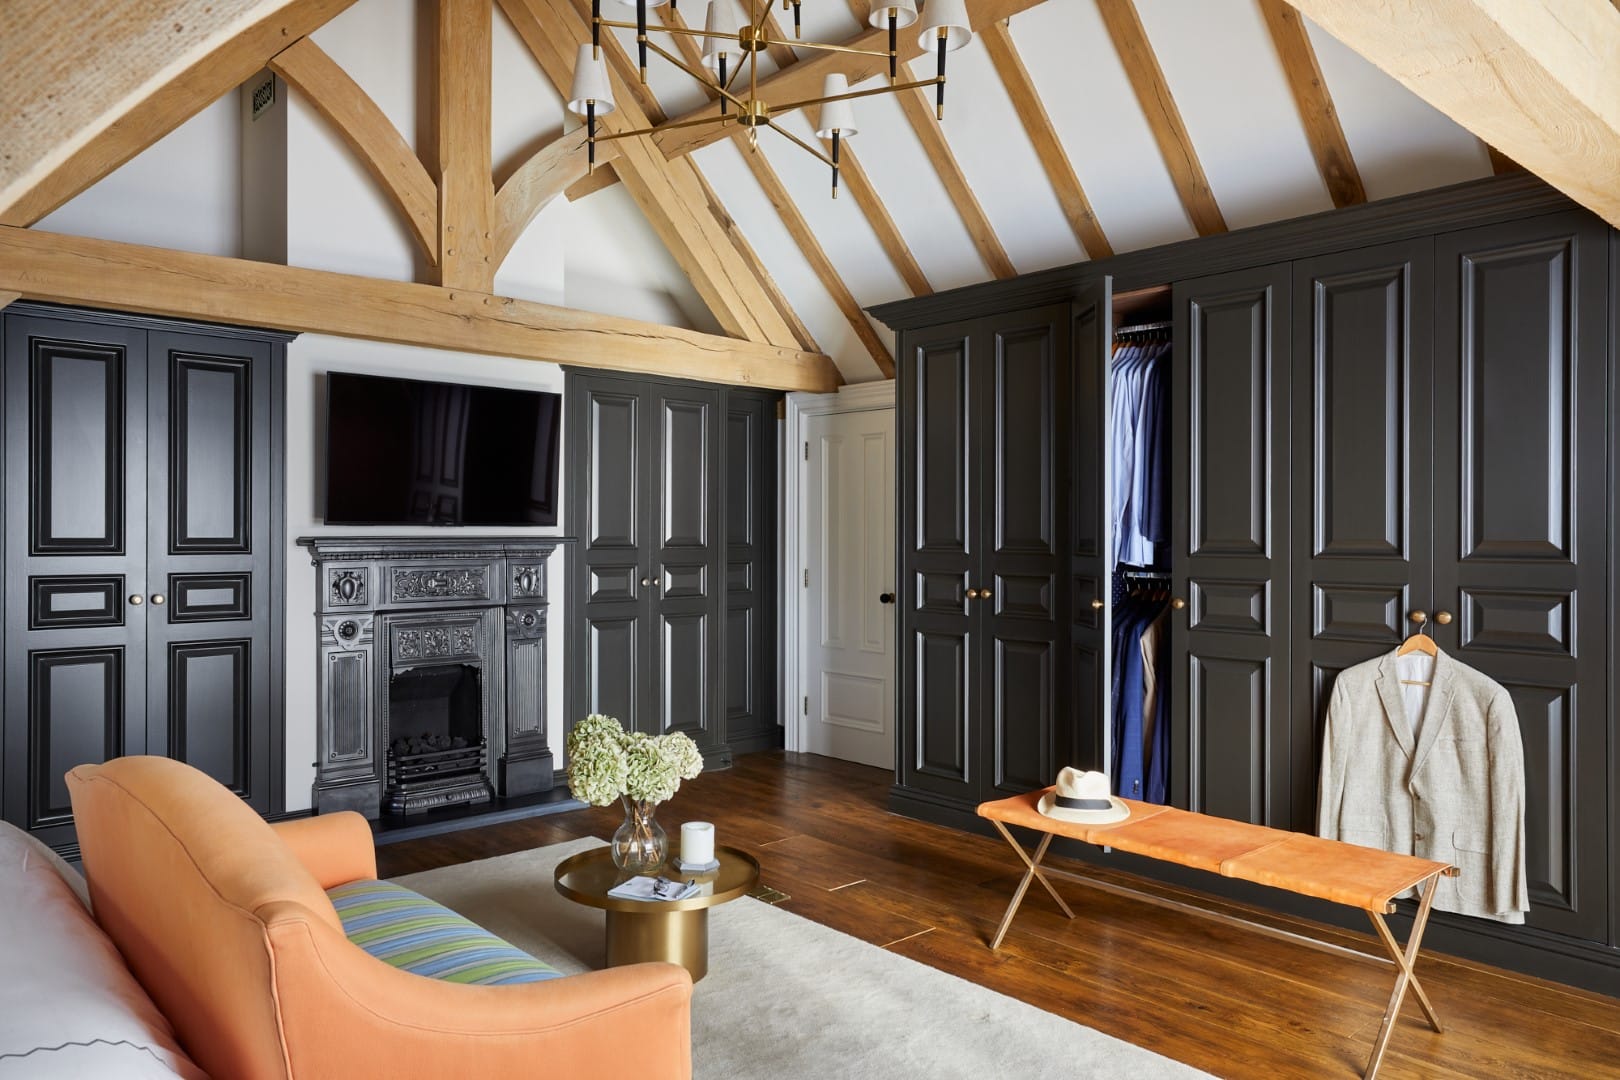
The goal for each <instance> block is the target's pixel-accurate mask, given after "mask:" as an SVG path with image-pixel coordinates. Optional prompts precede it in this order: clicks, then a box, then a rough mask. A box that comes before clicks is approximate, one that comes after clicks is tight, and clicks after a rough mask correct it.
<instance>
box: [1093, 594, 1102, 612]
mask: <svg viewBox="0 0 1620 1080" xmlns="http://www.w3.org/2000/svg"><path fill="white" fill-rule="evenodd" d="M1102 609H1103V602H1102V601H1101V600H1100V599H1098V598H1097V597H1092V599H1091V610H1092V611H1101V610H1102Z"/></svg>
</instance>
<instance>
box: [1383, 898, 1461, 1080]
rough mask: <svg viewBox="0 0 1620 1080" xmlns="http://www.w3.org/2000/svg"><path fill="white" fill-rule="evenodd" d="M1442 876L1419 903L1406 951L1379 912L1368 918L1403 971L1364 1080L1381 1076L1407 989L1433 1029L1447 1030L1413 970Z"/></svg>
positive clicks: (1398, 975)
mask: <svg viewBox="0 0 1620 1080" xmlns="http://www.w3.org/2000/svg"><path fill="white" fill-rule="evenodd" d="M1439 884H1440V875H1439V874H1435V875H1434V876H1433V877H1431V878H1429V882H1428V884H1427V885H1426V886H1424V889H1423V897H1422V899H1421V900H1419V901H1418V912H1417V918H1415V919H1413V920H1412V932H1411V933H1410V934H1409V935H1407V938H1406V948H1405V949H1404V950H1403V949H1402V948H1401V946H1400V942H1398V941H1396V940H1395V935H1394V934H1393V933H1392V932H1391V931H1390V929H1389V924H1388V923H1386V922H1385V921H1384V916H1383V915H1381V914H1379V913H1378V912H1376V911H1369V912H1367V915H1368V917H1369V918H1371V919H1372V924H1373V929H1375V930H1377V931H1378V936H1379V937H1380V938H1381V939H1383V942H1384V948H1386V949H1388V950H1389V957H1390V959H1391V960H1393V961H1394V962H1395V967H1396V968H1397V969H1399V971H1398V974H1397V975H1396V976H1395V989H1394V990H1392V991H1390V995H1389V1008H1387V1009H1385V1010H1384V1025H1383V1026H1382V1027H1381V1028H1379V1029H1378V1040H1377V1041H1376V1042H1374V1043H1373V1049H1372V1056H1371V1057H1370V1058H1368V1059H1367V1071H1366V1073H1364V1074H1363V1076H1364V1080H1372V1078H1373V1077H1374V1076H1376V1075H1377V1074H1378V1066H1379V1065H1380V1064H1381V1063H1382V1062H1383V1059H1384V1048H1385V1047H1386V1046H1388V1045H1389V1037H1390V1035H1391V1034H1392V1033H1393V1032H1394V1030H1395V1021H1396V1020H1397V1019H1399V1018H1400V1015H1401V1004H1402V1002H1404V1001H1405V999H1406V990H1407V988H1408V987H1410V988H1411V990H1412V993H1414V994H1416V995H1417V999H1418V1004H1419V1005H1421V1006H1422V1007H1423V1015H1424V1016H1426V1017H1428V1018H1429V1026H1430V1027H1432V1028H1434V1030H1436V1031H1444V1030H1445V1028H1443V1027H1441V1026H1440V1018H1439V1017H1438V1016H1436V1015H1435V1012H1434V1006H1433V1005H1431V1004H1429V995H1428V994H1425V993H1424V992H1423V984H1422V983H1420V982H1418V977H1417V972H1416V971H1414V970H1412V968H1413V965H1414V964H1415V963H1416V961H1417V954H1418V945H1419V944H1420V943H1421V942H1422V941H1423V929H1424V927H1425V926H1427V925H1428V923H1429V907H1430V905H1431V904H1433V903H1434V891H1435V889H1436V888H1438V887H1439Z"/></svg>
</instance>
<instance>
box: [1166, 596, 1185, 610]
mask: <svg viewBox="0 0 1620 1080" xmlns="http://www.w3.org/2000/svg"><path fill="white" fill-rule="evenodd" d="M1170 606H1171V607H1173V608H1175V609H1176V610H1177V611H1180V610H1181V609H1182V608H1184V607H1186V606H1187V601H1185V600H1183V599H1182V598H1181V597H1179V596H1178V597H1176V598H1175V599H1174V600H1171V601H1170Z"/></svg>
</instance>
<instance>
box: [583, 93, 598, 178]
mask: <svg viewBox="0 0 1620 1080" xmlns="http://www.w3.org/2000/svg"><path fill="white" fill-rule="evenodd" d="M585 134H586V142H585V171H586V172H595V171H596V101H595V100H594V99H593V100H591V101H587V102H586V103H585Z"/></svg>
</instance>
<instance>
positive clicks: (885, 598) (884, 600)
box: [878, 592, 894, 604]
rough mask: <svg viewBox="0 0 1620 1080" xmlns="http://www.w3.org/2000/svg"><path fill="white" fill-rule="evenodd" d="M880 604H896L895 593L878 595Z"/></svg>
mask: <svg viewBox="0 0 1620 1080" xmlns="http://www.w3.org/2000/svg"><path fill="white" fill-rule="evenodd" d="M878 603H880V604H892V603H894V593H892V592H886V593H879V594H878Z"/></svg>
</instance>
